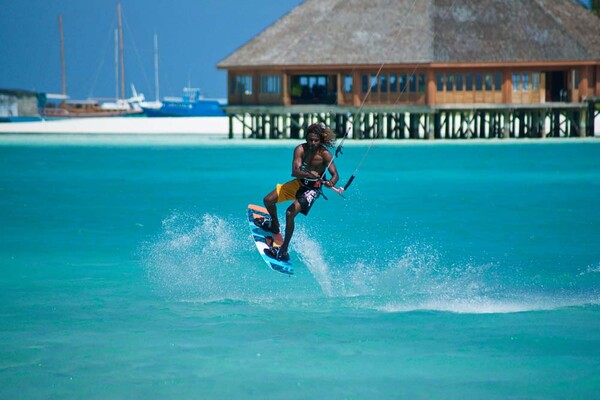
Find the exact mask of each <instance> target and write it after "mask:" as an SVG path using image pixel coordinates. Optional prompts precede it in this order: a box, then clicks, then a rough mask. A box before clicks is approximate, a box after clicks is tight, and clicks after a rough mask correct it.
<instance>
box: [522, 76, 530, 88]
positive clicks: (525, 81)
mask: <svg viewBox="0 0 600 400" xmlns="http://www.w3.org/2000/svg"><path fill="white" fill-rule="evenodd" d="M522 82H523V91H524V92H528V91H529V74H527V73H525V74H523V81H522Z"/></svg>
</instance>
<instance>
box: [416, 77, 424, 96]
mask: <svg viewBox="0 0 600 400" xmlns="http://www.w3.org/2000/svg"><path fill="white" fill-rule="evenodd" d="M417 90H418V92H419V93H423V92H425V74H419V76H418V85H417Z"/></svg>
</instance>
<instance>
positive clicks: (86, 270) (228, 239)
mask: <svg viewBox="0 0 600 400" xmlns="http://www.w3.org/2000/svg"><path fill="white" fill-rule="evenodd" d="M140 143H142V144H140ZM296 143H297V142H277V143H263V144H262V145H261V143H257V142H251V141H236V142H228V141H221V140H205V139H201V138H200V139H198V138H194V137H188V138H175V139H169V138H165V137H159V138H157V137H144V136H135V137H128V136H118V137H108V136H107V137H103V136H92V137H78V136H70V137H62V136H43V135H41V136H37V135H36V136H23V137H21V136H11V135H9V136H2V137H0V171H1V172H0V315H1V319H2V323H1V325H0V398H2V399H12V398H22V399H48V398H60V399H81V398H85V399H123V398H143V399H165V398H177V399H205V398H206V399H208V398H211V399H224V398H225V399H253V398H271V399H274V398H285V399H316V398H330V399H379V398H382V399H383V398H387V399H392V398H398V399H400V398H402V399H403V398H411V399H413V398H422V399H430V398H444V399H465V398H469V399H482V398H486V399H507V398H512V399H536V398H538V399H566V398H574V399H592V398H597V395H598V392H599V391H600V378H599V376H600V245H599V243H600V211H599V205H600V204H599V203H600V142H596V141H591V142H581V141H574V142H570V141H567V140H565V141H561V142H543V143H540V142H524V143H518V144H512V143H502V144H499V143H495V144H490V143H489V142H487V143H485V144H450V143H436V144H433V145H431V144H430V145H427V144H404V145H398V144H383V143H377V144H376V145H375V146H374V147H373V148H372V149H371V150H370V152H369V155H368V157H367V158H366V159H365V162H364V164H363V165H362V167H361V169H360V170H359V171H358V173H357V178H356V180H355V181H354V183H353V185H352V186H351V187H350V189H349V190H348V192H347V199H345V200H344V199H342V198H341V197H339V196H337V195H336V194H335V193H333V192H329V193H328V194H329V196H328V197H329V200H328V201H325V200H323V199H321V200H319V203H317V204H316V205H315V207H314V208H313V210H312V211H311V214H310V216H309V217H308V218H305V217H302V216H299V217H298V222H297V232H296V235H295V236H294V240H293V242H292V246H291V249H292V251H293V254H292V262H293V263H294V265H295V270H296V275H295V276H294V277H287V276H285V275H283V274H279V273H276V272H273V271H270V270H268V269H267V267H266V265H265V264H264V263H263V261H262V260H261V259H260V257H259V256H258V254H256V252H255V251H256V250H255V248H254V244H253V243H252V241H251V240H250V233H249V231H248V228H247V225H246V222H245V213H246V210H245V209H246V205H247V204H248V203H260V201H261V199H262V197H263V196H264V195H265V194H266V193H267V192H268V191H270V190H271V189H272V187H273V185H274V184H275V183H276V182H282V181H285V180H287V179H288V178H289V174H290V167H291V154H292V149H293V147H294V145H295V144H296ZM463 143H464V142H463ZM368 145H369V143H353V142H348V145H347V146H346V147H345V149H344V154H343V155H342V156H341V158H340V159H339V160H338V169H339V171H340V173H341V175H342V180H341V181H342V183H344V182H345V181H346V180H347V178H348V177H349V176H350V175H351V174H352V173H353V172H354V169H355V168H356V166H357V165H358V163H359V162H360V160H361V158H362V157H363V155H364V154H365V152H366V151H367V148H368ZM283 210H284V207H280V213H283Z"/></svg>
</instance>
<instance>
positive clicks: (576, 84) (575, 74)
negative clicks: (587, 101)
mask: <svg viewBox="0 0 600 400" xmlns="http://www.w3.org/2000/svg"><path fill="white" fill-rule="evenodd" d="M578 88H579V70H578V69H574V70H573V89H574V90H576V89H578Z"/></svg>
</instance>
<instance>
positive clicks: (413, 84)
mask: <svg viewBox="0 0 600 400" xmlns="http://www.w3.org/2000/svg"><path fill="white" fill-rule="evenodd" d="M408 90H410V92H411V93H414V92H416V91H417V79H416V77H415V75H414V74H411V75H410V76H409V77H408Z"/></svg>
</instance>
